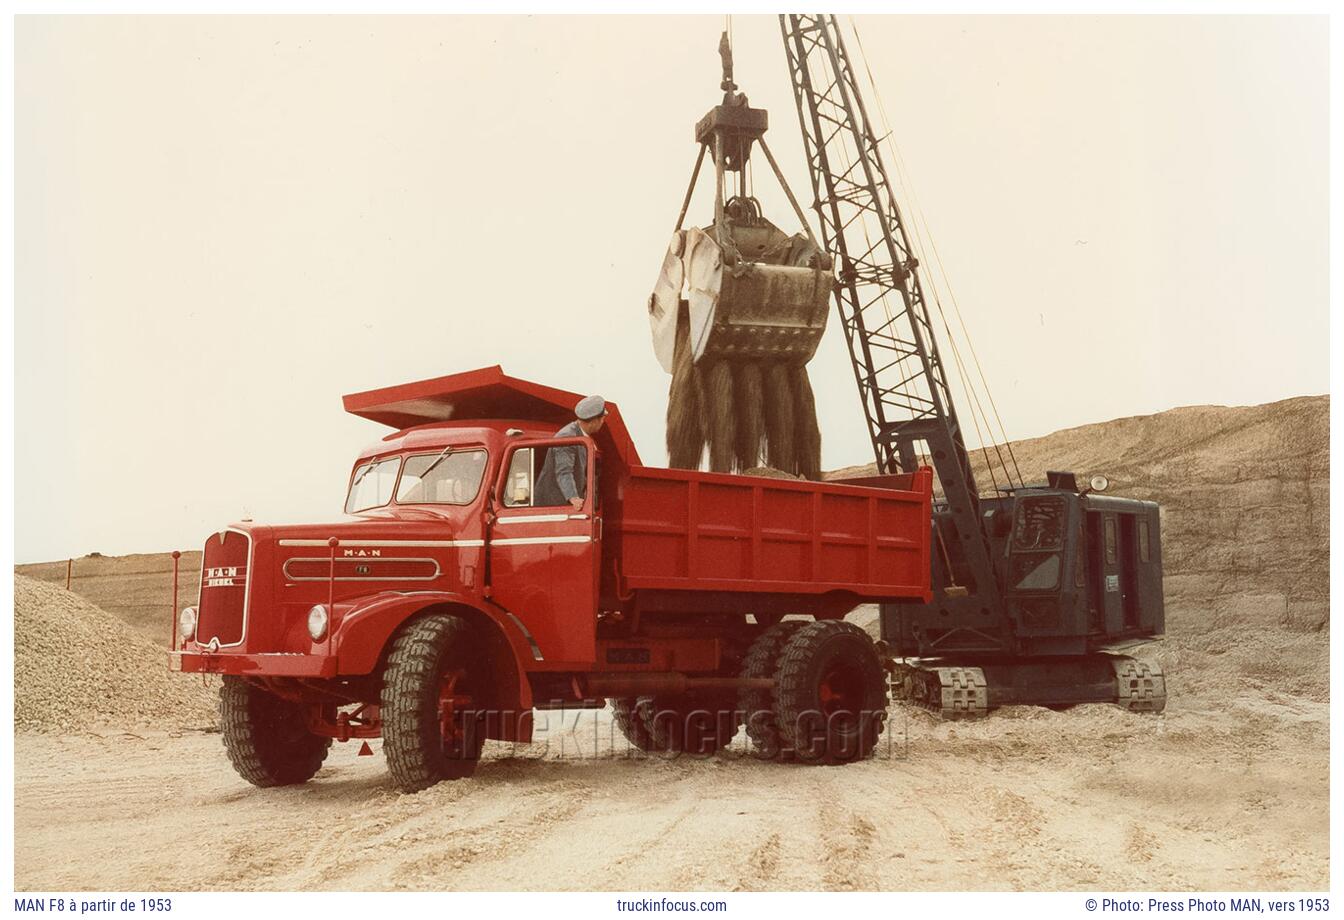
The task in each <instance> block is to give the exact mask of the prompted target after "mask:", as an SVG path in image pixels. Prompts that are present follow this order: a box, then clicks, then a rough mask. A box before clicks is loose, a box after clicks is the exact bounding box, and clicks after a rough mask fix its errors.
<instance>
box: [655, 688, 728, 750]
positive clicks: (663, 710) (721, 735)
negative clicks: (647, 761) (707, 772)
mask: <svg viewBox="0 0 1344 920" xmlns="http://www.w3.org/2000/svg"><path fill="white" fill-rule="evenodd" d="M635 711H636V714H637V715H638V717H639V722H640V724H641V725H642V726H643V728H642V731H644V732H647V734H648V738H649V747H647V748H644V750H646V751H659V752H665V753H673V754H690V755H692V756H698V757H708V756H709V755H711V754H713V753H714V752H715V751H719V750H722V749H723V748H725V747H727V746H728V744H729V743H730V742H731V741H732V740H733V736H734V735H736V734H737V727H738V725H739V722H738V718H737V701H736V700H735V699H734V698H733V697H732V696H731V695H730V694H724V693H713V694H680V695H663V696H641V697H640V698H639V699H638V700H637V701H636V704H635Z"/></svg>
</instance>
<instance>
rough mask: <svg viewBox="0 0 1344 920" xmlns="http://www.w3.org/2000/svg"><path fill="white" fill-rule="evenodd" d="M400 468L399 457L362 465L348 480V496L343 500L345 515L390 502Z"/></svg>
mask: <svg viewBox="0 0 1344 920" xmlns="http://www.w3.org/2000/svg"><path fill="white" fill-rule="evenodd" d="M400 467H401V458H400V457H387V458H385V459H383V460H374V461H372V462H370V463H365V464H362V465H361V466H360V467H359V469H357V470H355V475H354V476H353V477H352V478H351V479H350V495H349V496H348V497H347V498H346V500H345V513H346V514H354V513H355V512H357V511H366V510H368V509H369V508H377V507H378V506H379V505H386V504H387V503H388V502H390V501H391V500H392V487H393V485H394V484H395V483H396V481H397V470H398V469H399V468H400Z"/></svg>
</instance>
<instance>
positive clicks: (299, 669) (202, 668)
mask: <svg viewBox="0 0 1344 920" xmlns="http://www.w3.org/2000/svg"><path fill="white" fill-rule="evenodd" d="M168 668H169V670H172V671H182V672H184V673H201V674H244V675H253V676H257V677H335V676H336V656H334V655H307V654H302V653H297V652H267V653H262V654H256V655H249V654H246V653H222V654H221V653H211V652H197V651H190V650H187V651H181V652H169V653H168Z"/></svg>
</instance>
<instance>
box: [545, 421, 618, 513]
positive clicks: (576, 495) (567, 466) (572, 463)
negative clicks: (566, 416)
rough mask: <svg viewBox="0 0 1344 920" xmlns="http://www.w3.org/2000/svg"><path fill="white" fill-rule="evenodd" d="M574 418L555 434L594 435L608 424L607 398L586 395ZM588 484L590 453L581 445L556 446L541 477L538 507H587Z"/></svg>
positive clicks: (574, 436) (547, 456) (558, 436)
mask: <svg viewBox="0 0 1344 920" xmlns="http://www.w3.org/2000/svg"><path fill="white" fill-rule="evenodd" d="M574 415H575V416H577V417H576V418H575V420H574V421H572V422H570V423H569V424H568V425H566V426H565V427H563V428H561V429H560V430H559V431H557V432H556V433H555V436H556V437H557V438H576V437H579V436H580V435H587V436H588V437H590V438H591V437H593V436H594V435H596V434H597V433H598V432H599V431H601V430H602V426H603V425H605V424H606V423H607V401H606V400H605V399H603V398H602V397H601V396H586V397H584V398H583V399H581V400H579V404H578V405H577V406H575V407H574ZM587 483H588V452H587V451H586V450H584V449H583V447H582V446H581V445H578V444H567V445H565V446H564V447H552V448H551V449H550V450H548V451H546V462H545V463H543V464H542V466H541V475H540V476H538V477H537V497H536V501H535V502H533V504H534V505H535V506H537V507H551V506H555V505H565V504H568V505H570V506H571V507H573V508H576V509H577V508H582V507H583V491H584V489H585V488H586V486H587Z"/></svg>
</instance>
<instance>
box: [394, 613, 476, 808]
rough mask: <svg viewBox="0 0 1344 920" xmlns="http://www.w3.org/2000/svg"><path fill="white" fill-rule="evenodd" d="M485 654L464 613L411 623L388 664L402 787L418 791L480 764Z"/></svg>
mask: <svg viewBox="0 0 1344 920" xmlns="http://www.w3.org/2000/svg"><path fill="white" fill-rule="evenodd" d="M479 661H480V658H479V656H478V655H476V654H475V653H474V651H473V644H472V642H471V633H470V629H469V627H468V625H467V623H466V621H464V620H463V619H461V618H460V617H455V616H452V615H450V614H434V615H431V616H426V617H422V618H420V619H418V620H415V621H413V622H411V623H409V624H408V625H407V626H406V627H404V628H403V629H402V631H401V633H400V634H399V635H398V636H397V638H396V639H395V640H393V643H392V651H391V653H390V654H389V655H388V658H387V667H386V669H385V670H384V671H383V692H382V719H383V753H384V754H386V756H387V766H388V770H389V771H390V772H391V774H392V780H393V782H394V783H396V785H397V788H398V789H400V790H401V791H403V792H418V791H419V790H421V789H426V788H428V787H430V786H433V785H434V784H435V783H437V782H440V781H441V780H446V779H462V778H463V777H467V776H470V775H471V774H472V773H474V772H475V771H476V763H477V761H478V760H479V759H480V756H481V748H482V747H483V746H484V744H485V731H484V725H483V724H482V723H483V716H484V713H482V712H478V711H477V710H476V708H475V707H476V704H475V701H476V699H477V697H478V694H479V689H478V681H481V680H483V679H484V677H485V675H483V674H480V673H477V671H478V668H479Z"/></svg>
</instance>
